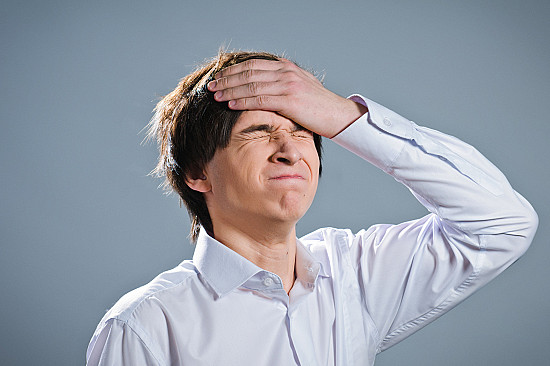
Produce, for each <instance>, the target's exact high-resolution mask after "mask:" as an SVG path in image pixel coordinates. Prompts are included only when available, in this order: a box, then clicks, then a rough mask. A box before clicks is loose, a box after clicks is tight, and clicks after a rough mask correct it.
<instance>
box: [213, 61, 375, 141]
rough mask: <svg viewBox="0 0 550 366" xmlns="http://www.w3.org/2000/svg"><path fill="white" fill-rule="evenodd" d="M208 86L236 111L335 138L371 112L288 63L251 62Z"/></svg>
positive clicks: (230, 69)
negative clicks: (275, 117)
mask: <svg viewBox="0 0 550 366" xmlns="http://www.w3.org/2000/svg"><path fill="white" fill-rule="evenodd" d="M214 78H215V80H213V81H211V82H210V83H208V90H210V91H211V92H214V93H215V94H214V99H215V100H216V101H218V102H228V105H229V108H231V109H235V110H266V111H272V112H276V113H279V114H280V115H282V116H284V117H286V118H288V119H290V120H292V121H294V122H296V123H297V124H299V125H301V126H303V127H305V128H307V129H308V130H310V131H313V132H315V133H317V134H319V135H322V136H325V137H328V138H332V137H334V136H336V135H337V134H338V133H340V131H342V130H344V129H345V128H346V127H347V126H349V125H350V124H351V123H353V122H354V121H355V120H356V119H357V118H359V117H360V116H361V115H363V114H364V113H366V112H367V108H366V107H365V106H363V105H361V104H358V103H355V102H353V101H351V100H349V99H346V98H343V97H341V96H339V95H337V94H334V93H333V92H331V91H330V90H328V89H326V88H325V87H324V86H323V84H321V82H320V81H319V80H317V78H315V76H313V75H312V74H310V73H309V72H307V71H305V70H303V69H302V68H300V67H298V66H297V65H296V64H294V63H293V62H291V61H289V60H286V59H279V61H270V60H263V59H251V60H248V61H244V62H241V63H239V64H236V65H233V66H229V67H227V68H225V69H223V70H221V71H220V72H218V73H217V74H216V75H214Z"/></svg>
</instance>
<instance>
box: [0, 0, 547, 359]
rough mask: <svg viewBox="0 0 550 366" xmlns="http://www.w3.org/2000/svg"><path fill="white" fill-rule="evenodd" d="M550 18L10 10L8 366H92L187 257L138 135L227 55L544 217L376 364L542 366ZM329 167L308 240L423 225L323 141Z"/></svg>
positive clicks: (136, 5)
mask: <svg viewBox="0 0 550 366" xmlns="http://www.w3.org/2000/svg"><path fill="white" fill-rule="evenodd" d="M549 4H550V2H548V1H525V0H522V1H494V0H493V1H471V0H468V1H356V2H351V1H330V2H329V1H298V0H295V1H286V0H285V1H281V0H279V1H269V2H263V1H257V0H256V1H238V2H232V1H225V2H213V1H159V2H152V1H94V2H82V3H80V2H77V1H3V2H2V5H1V7H0V9H1V12H0V19H1V22H0V40H1V59H0V63H1V68H0V72H1V91H0V93H1V95H0V117H1V123H2V129H1V133H0V142H1V143H0V164H1V165H0V169H1V177H2V181H1V190H0V192H1V193H0V194H1V218H0V227H1V241H2V244H1V247H0V296H1V301H0V304H1V305H0V306H1V308H0V310H1V312H0V314H1V315H0V316H1V318H0V321H1V323H0V364H2V365H38V364H40V365H77V364H83V363H84V355H85V350H86V346H87V343H88V340H89V339H90V337H91V335H92V333H93V331H94V329H95V326H96V324H97V323H98V321H99V320H100V318H101V317H102V315H103V314H104V312H105V310H106V309H108V308H109V307H110V306H111V305H112V304H113V303H114V302H115V301H116V300H117V299H118V298H119V297H120V296H121V295H122V294H123V293H125V292H127V291H129V290H131V289H133V288H135V287H137V286H140V285H141V284H144V283H146V282H148V281H149V280H150V279H151V278H153V277H154V276H155V275H156V274H157V273H159V272H161V271H163V270H165V269H168V268H171V267H173V266H176V265H177V264H178V263H179V262H180V261H181V260H183V259H185V258H190V257H191V256H192V252H193V247H192V246H191V245H190V244H189V243H188V240H187V233H188V229H189V222H188V218H187V214H186V212H185V210H184V209H182V208H180V207H179V204H178V200H177V199H176V197H175V196H173V195H172V196H168V197H167V196H163V194H162V192H161V191H160V190H158V189H157V186H158V184H159V183H160V182H159V181H158V180H154V179H153V178H151V177H148V176H147V174H148V172H149V171H150V170H151V169H152V167H153V166H154V164H155V160H156V147H155V146H154V145H146V146H141V145H140V142H141V141H142V139H143V137H144V135H143V133H140V130H141V129H142V128H143V127H144V125H145V124H146V123H147V122H148V120H149V118H150V117H151V110H152V108H153V107H154V104H155V101H156V100H157V99H158V97H159V96H161V95H163V94H166V93H167V92H169V91H170V90H171V89H172V88H173V87H175V85H176V83H177V80H178V79H179V78H180V77H182V76H184V75H185V74H187V73H188V72H190V71H191V70H192V69H193V66H194V64H195V63H196V62H198V61H201V60H203V59H204V58H206V57H210V56H212V55H214V54H215V53H216V51H217V49H218V47H219V46H220V45H223V44H225V45H227V44H229V45H230V48H237V49H265V50H268V51H272V52H285V53H286V55H287V56H288V57H290V58H292V59H294V60H296V61H298V62H299V63H300V64H301V65H303V66H307V67H311V68H313V69H316V70H318V71H320V72H324V73H326V78H325V82H326V85H327V86H328V87H329V88H330V89H332V90H333V91H335V92H337V93H339V94H341V95H349V94H351V93H353V92H360V93H362V94H364V95H366V96H368V97H370V98H371V99H374V100H376V101H378V102H380V103H382V104H385V105H387V106H388V107H390V108H393V109H394V110H396V111H398V112H400V113H401V114H403V115H405V116H407V117H409V118H410V119H412V120H414V121H415V122H417V123H419V124H422V125H426V126H429V127H432V128H436V129H439V130H442V131H444V132H447V133H449V134H452V135H455V136H458V137H460V138H461V139H463V140H465V141H468V142H470V143H472V144H473V145H475V146H476V147H478V148H479V150H481V151H482V152H483V153H484V154H485V155H486V156H488V157H489V158H490V159H491V160H492V161H493V162H494V163H495V164H496V165H497V166H499V167H500V168H501V169H502V170H503V171H504V173H505V174H506V175H507V176H508V178H509V180H510V181H511V182H512V184H513V185H514V187H515V188H516V189H517V190H518V191H519V192H521V193H522V194H523V195H524V196H526V197H527V198H528V199H529V200H530V201H531V202H532V203H533V205H534V206H535V208H536V209H537V211H538V213H539V216H540V227H539V231H538V234H537V237H536V238H535V241H534V243H533V246H532V247H531V249H530V251H529V252H528V253H527V254H526V255H525V256H524V257H523V258H522V259H521V260H520V261H519V262H517V263H516V264H515V265H514V266H512V268H510V269H509V270H507V271H506V272H505V273H504V274H503V275H502V276H500V277H499V278H497V279H496V280H495V281H494V282H492V283H491V284H490V285H488V286H487V287H486V288H485V289H484V290H483V291H481V292H479V293H477V294H476V295H474V296H473V297H472V298H470V299H469V300H467V301H466V302H465V303H464V304H462V305H461V306H459V307H458V308H457V309H456V310H454V311H452V312H451V313H449V314H448V315H446V316H444V317H443V318H442V319H441V320H438V321H437V322H435V323H434V324H432V325H430V326H428V327H427V328H426V329H424V330H422V331H420V332H419V333H417V334H416V335H414V336H412V337H411V338H409V339H407V340H406V341H404V342H402V343H401V344H399V345H397V346H395V347H394V348H392V349H390V350H389V351H387V352H384V353H383V354H381V355H380V356H379V357H378V360H377V365H464V364H471V365H499V366H502V365H520V364H521V365H546V364H548V363H547V362H548V360H549V359H550V347H549V341H550V331H549V329H550V316H549V315H548V310H550V306H549V305H550V297H549V296H550V295H549V286H548V282H547V280H548V278H549V274H550V269H549V266H548V258H549V254H550V251H549V248H548V245H547V238H548V237H549V235H550V232H549V229H548V225H547V223H548V218H549V214H550V211H549V208H548V206H549V203H550V200H549V194H548V187H547V185H548V182H549V180H550V176H549V169H548V159H549V158H550V156H549V154H548V152H549V149H548V138H549V136H550V128H549V126H548V112H547V108H548V107H549V104H550V67H549V66H550V46H549V45H550V42H549V40H548V39H549V36H550V26H549V24H550V22H549V21H548V19H549V17H550V6H549ZM325 152H326V158H325V174H324V177H323V178H322V183H321V186H320V188H319V193H318V196H317V199H316V201H315V203H314V206H313V207H312V209H311V210H310V212H309V213H308V214H307V216H306V217H304V219H303V220H302V221H301V222H300V224H299V233H300V234H304V233H306V232H309V231H311V230H314V229H315V228H318V227H320V226H335V227H350V228H352V229H353V230H358V229H360V228H362V227H367V226H369V225H371V224H374V223H379V222H389V223H397V222H400V221H404V220H408V219H412V218H417V217H419V216H421V215H424V214H425V212H426V211H425V209H424V208H423V207H422V206H421V205H420V204H418V203H417V202H416V201H415V200H414V198H412V197H411V196H410V194H409V193H408V191H407V190H406V189H404V188H403V187H401V186H400V185H399V184H397V183H395V182H394V181H393V179H391V178H389V177H387V176H385V175H384V174H383V173H380V172H379V171H377V170H376V169H375V168H373V167H371V166H370V165H368V164H367V163H364V162H362V161H360V159H358V158H356V157H354V156H352V155H351V154H350V153H348V152H346V151H344V150H343V149H341V148H340V147H338V146H336V145H335V144H333V143H331V142H330V141H326V140H325ZM359 192H361V193H359ZM358 193H359V194H358Z"/></svg>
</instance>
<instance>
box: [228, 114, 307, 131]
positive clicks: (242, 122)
mask: <svg viewBox="0 0 550 366" xmlns="http://www.w3.org/2000/svg"><path fill="white" fill-rule="evenodd" d="M264 124H266V125H271V126H273V127H274V128H275V129H296V127H299V125H298V124H296V123H295V122H293V121H292V120H290V119H288V118H286V117H283V116H281V115H280V114H277V113H275V112H270V111H244V112H242V113H241V115H240V116H239V118H238V119H237V122H236V123H235V126H234V127H233V131H232V134H235V133H239V132H240V131H242V130H244V129H246V128H248V127H251V126H254V125H264Z"/></svg>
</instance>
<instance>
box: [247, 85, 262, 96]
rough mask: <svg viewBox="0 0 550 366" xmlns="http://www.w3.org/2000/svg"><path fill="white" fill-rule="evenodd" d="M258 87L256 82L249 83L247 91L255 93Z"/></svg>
mask: <svg viewBox="0 0 550 366" xmlns="http://www.w3.org/2000/svg"><path fill="white" fill-rule="evenodd" d="M259 88H260V86H259V85H258V83H250V84H248V91H249V92H250V93H251V94H252V95H255V94H257V93H258V89H259Z"/></svg>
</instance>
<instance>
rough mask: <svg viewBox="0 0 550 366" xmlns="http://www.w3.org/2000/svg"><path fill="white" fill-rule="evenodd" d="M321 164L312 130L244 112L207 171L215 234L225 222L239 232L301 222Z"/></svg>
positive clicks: (278, 118)
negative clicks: (278, 223) (243, 229)
mask: <svg viewBox="0 0 550 366" xmlns="http://www.w3.org/2000/svg"><path fill="white" fill-rule="evenodd" d="M319 164H320V163H319V156H318V155H317V150H316V149H315V143H314V141H313V134H312V133H311V132H310V131H307V130H304V129H303V128H302V127H301V126H299V125H297V124H295V123H294V122H292V121H291V120H289V119H287V118H285V117H282V116H280V115H278V114H276V113H274V112H268V111H244V112H243V113H242V114H241V116H240V117H239V119H238V120H237V123H236V124H235V126H234V127H233V130H232V132H231V140H230V142H229V145H228V146H227V147H226V148H224V149H219V150H217V151H216V153H215V155H214V157H213V159H212V160H211V161H210V162H209V163H208V164H207V166H206V169H205V176H206V182H207V184H208V186H209V191H206V192H204V194H205V199H206V203H207V206H208V210H209V212H210V216H211V217H212V222H213V224H214V231H216V226H217V225H216V223H217V222H218V223H221V221H220V220H222V221H223V223H224V224H229V225H233V226H236V227H238V228H245V227H246V226H247V225H264V224H267V225H268V224H270V223H271V224H273V223H275V222H281V223H282V222H285V223H290V224H292V225H294V224H296V222H297V221H298V220H299V219H300V218H301V217H302V216H303V215H304V214H305V213H306V211H307V209H308V208H309V206H310V205H311V203H312V201H313V198H314V196H315V192H316V190H317V183H318V179H319ZM218 226H221V225H218Z"/></svg>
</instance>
